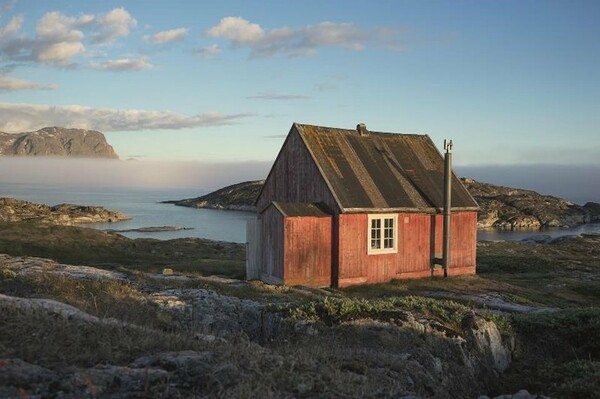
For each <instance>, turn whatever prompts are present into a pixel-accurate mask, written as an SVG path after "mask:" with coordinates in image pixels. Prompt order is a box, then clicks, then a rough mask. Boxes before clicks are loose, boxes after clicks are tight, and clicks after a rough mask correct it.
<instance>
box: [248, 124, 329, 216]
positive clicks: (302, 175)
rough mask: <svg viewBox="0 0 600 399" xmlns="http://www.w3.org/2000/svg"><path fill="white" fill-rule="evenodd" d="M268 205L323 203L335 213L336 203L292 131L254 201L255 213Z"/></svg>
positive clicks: (303, 146) (297, 135) (310, 158)
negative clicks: (272, 202)
mask: <svg viewBox="0 0 600 399" xmlns="http://www.w3.org/2000/svg"><path fill="white" fill-rule="evenodd" d="M271 201H280V202H323V203H325V204H326V205H327V206H328V207H329V208H330V209H331V210H332V211H333V212H334V213H337V212H339V208H338V205H337V202H336V201H335V199H334V197H333V195H332V194H331V191H330V190H329V188H328V187H327V184H326V183H325V180H324V179H323V176H321V173H320V172H319V170H318V168H317V166H316V165H315V163H314V161H313V159H312V157H311V155H310V153H309V152H308V150H307V149H306V146H305V145H304V142H303V141H302V138H301V137H300V135H299V133H298V132H297V131H295V129H294V130H293V131H292V132H290V135H289V137H288V138H287V140H286V142H285V143H284V147H283V148H282V150H281V153H280V154H279V156H278V157H277V159H276V160H275V163H274V164H273V168H272V169H271V172H270V174H269V177H268V178H267V181H266V182H265V186H264V188H263V191H262V193H261V195H260V197H259V198H258V202H257V208H258V211H259V212H261V211H262V210H263V209H264V208H265V207H267V206H268V205H269V204H270V203H271Z"/></svg>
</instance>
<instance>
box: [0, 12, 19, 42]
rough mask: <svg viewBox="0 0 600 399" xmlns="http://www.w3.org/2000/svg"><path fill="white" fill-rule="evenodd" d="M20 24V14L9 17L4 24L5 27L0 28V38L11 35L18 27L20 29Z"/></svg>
mask: <svg viewBox="0 0 600 399" xmlns="http://www.w3.org/2000/svg"><path fill="white" fill-rule="evenodd" d="M22 25H23V17H22V16H20V15H17V16H15V17H12V18H11V19H10V21H8V24H6V26H5V27H3V28H0V39H3V38H5V37H8V36H10V35H12V34H13V33H15V32H17V31H19V29H21V26H22Z"/></svg>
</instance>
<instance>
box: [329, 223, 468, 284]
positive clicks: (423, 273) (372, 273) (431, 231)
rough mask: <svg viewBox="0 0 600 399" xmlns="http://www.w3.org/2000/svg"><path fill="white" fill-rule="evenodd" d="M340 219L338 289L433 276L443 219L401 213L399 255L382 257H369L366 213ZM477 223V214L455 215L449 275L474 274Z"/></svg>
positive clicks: (382, 255)
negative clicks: (432, 265) (434, 260)
mask: <svg viewBox="0 0 600 399" xmlns="http://www.w3.org/2000/svg"><path fill="white" fill-rule="evenodd" d="M339 218H340V219H339V232H338V234H339V243H338V246H339V252H338V254H337V256H338V265H339V266H338V268H339V271H338V273H339V278H338V279H337V285H338V286H340V287H344V286H348V285H353V284H363V283H377V282H385V281H390V280H392V279H397V278H416V277H427V276H430V275H431V262H432V255H436V253H437V252H438V251H441V235H438V231H441V222H442V219H441V216H433V215H428V214H410V213H400V214H398V252H397V253H393V254H380V255H368V254H367V245H368V240H367V237H368V215H367V214H342V215H340V216H339ZM476 220H477V214H476V213H475V212H462V213H455V214H453V215H452V224H451V234H452V235H453V237H454V239H453V240H451V241H450V244H451V248H450V250H451V263H450V268H451V269H452V270H451V273H450V274H453V275H456V274H465V273H469V274H470V273H474V272H475V251H476V243H477V241H476V234H477V230H476ZM434 222H435V223H434ZM459 237H461V238H460V239H459ZM438 241H439V242H438ZM334 256H335V254H334ZM440 256H441V255H440ZM334 262H335V260H334ZM335 282H336V281H334V283H335Z"/></svg>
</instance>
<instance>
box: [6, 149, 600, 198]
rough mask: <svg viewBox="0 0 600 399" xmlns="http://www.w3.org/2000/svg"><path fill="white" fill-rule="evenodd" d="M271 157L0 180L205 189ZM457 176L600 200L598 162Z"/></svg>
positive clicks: (21, 174)
mask: <svg viewBox="0 0 600 399" xmlns="http://www.w3.org/2000/svg"><path fill="white" fill-rule="evenodd" d="M271 164H272V162H271V161H263V162H239V163H235V162H233V163H209V162H200V161H198V162H176V161H173V162H169V161H146V160H139V161H137V160H136V161H115V160H98V159H94V160H91V159H72V158H71V159H61V158H19V157H0V183H24V184H50V185H52V184H56V185H64V184H69V185H81V186H100V187H141V188H157V189H160V188H169V187H178V188H184V187H195V188H198V189H202V191H204V192H206V190H212V189H218V188H220V187H223V186H226V185H229V184H234V183H239V182H242V181H247V180H256V179H261V178H265V177H266V175H267V173H268V172H269V169H270V168H271ZM455 170H456V173H457V174H458V175H459V176H463V177H471V178H474V179H475V180H478V181H482V182H486V183H492V184H497V185H503V186H509V187H517V188H524V189H529V190H534V191H537V192H539V193H541V194H549V195H555V196H559V197H562V198H565V199H568V200H570V201H573V202H575V203H579V204H583V203H585V202H587V201H595V202H600V166H595V165H590V166H565V165H508V166H502V165H489V166H460V165H455Z"/></svg>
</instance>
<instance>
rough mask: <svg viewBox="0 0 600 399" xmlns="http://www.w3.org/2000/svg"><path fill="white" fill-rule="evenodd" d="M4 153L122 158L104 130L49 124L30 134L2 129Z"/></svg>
mask: <svg viewBox="0 0 600 399" xmlns="http://www.w3.org/2000/svg"><path fill="white" fill-rule="evenodd" d="M0 155H7V156H38V157H40V156H58V157H73V158H109V159H118V158H119V156H118V155H117V153H116V152H115V150H114V149H113V147H112V146H111V145H110V144H108V142H107V141H106V137H104V134H102V133H101V132H98V131H96V130H86V129H68V128H64V127H45V128H43V129H40V130H37V131H35V132H26V133H4V132H0Z"/></svg>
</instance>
